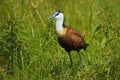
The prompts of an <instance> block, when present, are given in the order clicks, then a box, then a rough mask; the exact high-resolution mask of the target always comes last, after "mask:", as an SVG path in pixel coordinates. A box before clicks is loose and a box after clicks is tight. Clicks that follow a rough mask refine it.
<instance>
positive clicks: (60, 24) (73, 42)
mask: <svg viewBox="0 0 120 80" xmlns="http://www.w3.org/2000/svg"><path fill="white" fill-rule="evenodd" d="M52 18H55V19H56V31H57V33H58V42H59V44H60V46H61V47H62V48H64V49H65V50H66V51H67V52H68V55H69V58H70V66H69V67H70V68H71V67H72V65H73V62H72V58H71V54H70V51H72V50H76V51H77V52H78V54H79V51H80V50H81V49H84V50H86V47H87V46H88V44H86V43H85V41H84V39H83V37H82V36H81V35H80V33H79V32H77V31H75V30H74V29H73V28H71V27H69V26H66V25H65V23H64V15H63V13H62V12H60V11H57V12H55V13H54V14H53V15H52V16H50V17H49V19H52ZM79 57H80V65H81V63H82V59H81V56H80V54H79Z"/></svg>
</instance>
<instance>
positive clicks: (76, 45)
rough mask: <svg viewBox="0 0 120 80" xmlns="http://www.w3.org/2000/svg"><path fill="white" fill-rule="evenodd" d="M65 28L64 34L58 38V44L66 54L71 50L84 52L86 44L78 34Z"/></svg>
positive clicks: (71, 29) (69, 28)
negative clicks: (82, 50)
mask: <svg viewBox="0 0 120 80" xmlns="http://www.w3.org/2000/svg"><path fill="white" fill-rule="evenodd" d="M64 28H66V29H67V30H66V34H65V35H63V36H58V42H59V44H60V45H61V47H63V48H64V49H65V50H66V51H67V52H70V51H72V50H76V51H78V52H79V51H80V50H81V49H84V50H86V47H87V46H88V44H86V43H85V41H84V39H83V37H82V36H81V35H80V33H79V32H77V31H75V30H74V29H73V28H71V27H64Z"/></svg>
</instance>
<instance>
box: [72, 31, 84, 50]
mask: <svg viewBox="0 0 120 80" xmlns="http://www.w3.org/2000/svg"><path fill="white" fill-rule="evenodd" d="M70 33H71V35H70V40H71V42H72V43H73V45H74V47H76V48H77V47H80V46H82V45H84V40H83V37H82V36H81V35H80V34H79V33H78V32H76V31H75V30H71V31H70Z"/></svg>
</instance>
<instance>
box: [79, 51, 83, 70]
mask: <svg viewBox="0 0 120 80" xmlns="http://www.w3.org/2000/svg"><path fill="white" fill-rule="evenodd" d="M78 54H79V58H80V66H79V70H80V69H81V68H82V66H83V65H82V57H81V55H80V53H79V52H78Z"/></svg>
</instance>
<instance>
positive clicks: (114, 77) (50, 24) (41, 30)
mask: <svg viewBox="0 0 120 80" xmlns="http://www.w3.org/2000/svg"><path fill="white" fill-rule="evenodd" d="M57 10H60V11H62V12H63V13H64V15H65V20H66V21H65V23H66V24H67V25H69V26H71V27H73V28H74V29H76V30H77V31H79V32H80V33H81V34H82V35H83V36H84V38H85V40H86V42H87V43H89V45H90V46H89V47H88V48H87V51H84V50H81V52H80V53H81V55H82V59H83V68H82V70H80V71H79V70H78V67H79V58H78V55H77V54H76V53H77V52H75V51H72V52H71V54H72V58H73V62H74V65H73V68H71V69H69V68H68V64H69V57H68V55H67V53H66V52H65V50H64V49H62V48H61V47H60V46H59V44H58V42H57V34H56V30H55V20H49V19H48V17H49V16H50V15H52V14H53V13H54V12H55V11H57ZM119 79H120V0H0V80H119Z"/></svg>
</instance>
